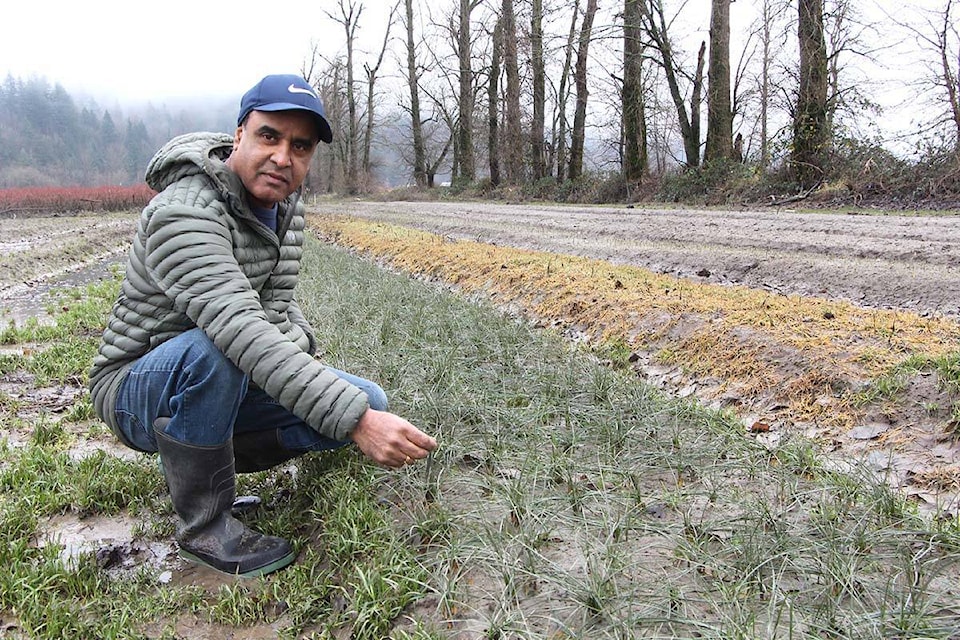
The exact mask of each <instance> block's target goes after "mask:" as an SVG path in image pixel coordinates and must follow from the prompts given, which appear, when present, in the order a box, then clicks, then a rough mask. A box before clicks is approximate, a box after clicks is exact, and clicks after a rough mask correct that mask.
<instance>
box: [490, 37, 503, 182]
mask: <svg viewBox="0 0 960 640" xmlns="http://www.w3.org/2000/svg"><path fill="white" fill-rule="evenodd" d="M502 43H503V29H502V28H501V27H500V21H499V20H498V21H497V24H496V26H495V27H494V29H493V38H492V43H491V45H492V46H491V52H490V76H489V79H488V81H487V156H488V158H489V162H490V184H491V185H492V186H494V187H496V186H498V185H499V184H500V128H499V121H500V119H499V116H498V114H499V112H500V100H499V95H500V88H499V82H500V51H501V48H502V46H503V45H502Z"/></svg>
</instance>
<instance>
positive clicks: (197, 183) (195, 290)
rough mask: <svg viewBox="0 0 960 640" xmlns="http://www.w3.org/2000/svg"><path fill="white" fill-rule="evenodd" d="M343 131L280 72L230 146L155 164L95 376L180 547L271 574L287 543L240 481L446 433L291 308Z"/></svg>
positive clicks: (257, 90) (259, 94)
mask: <svg viewBox="0 0 960 640" xmlns="http://www.w3.org/2000/svg"><path fill="white" fill-rule="evenodd" d="M332 139H333V136H332V132H331V129H330V125H329V123H328V122H327V119H326V117H325V115H324V110H323V105H322V104H321V101H320V99H319V98H318V97H317V95H316V92H315V91H314V89H313V88H312V87H311V86H310V85H309V84H308V83H307V82H306V81H305V80H304V79H303V78H301V77H299V76H295V75H271V76H267V77H265V78H263V79H262V80H261V81H260V82H259V83H257V84H256V85H255V86H254V87H253V88H252V89H250V90H249V91H248V92H247V93H246V94H245V95H244V96H243V98H242V100H241V102H240V113H239V117H238V119H237V129H236V131H235V132H234V134H233V136H232V137H231V136H228V135H224V134H212V133H194V134H187V135H183V136H179V137H177V138H174V139H173V140H171V141H170V142H168V143H167V144H166V145H165V146H164V147H163V148H162V149H160V151H159V152H157V154H156V156H154V158H153V159H152V161H151V162H150V166H149V167H148V169H147V176H146V179H147V183H148V184H149V185H150V186H151V187H152V188H153V189H154V190H156V191H157V192H158V195H157V196H156V197H154V198H153V200H152V201H151V202H150V204H148V205H147V206H146V207H145V208H144V210H143V212H142V213H141V215H140V221H139V225H138V228H137V233H136V236H135V237H134V240H133V245H132V247H131V249H130V255H129V260H128V263H127V269H126V276H125V278H124V280H123V284H122V289H121V292H120V295H119V297H118V299H117V301H116V303H115V304H114V307H113V309H112V311H111V313H110V316H109V319H108V321H107V326H106V329H105V330H104V333H103V339H102V341H101V344H100V348H99V352H98V354H97V356H96V358H95V360H94V363H93V368H92V369H91V372H90V391H91V396H92V399H93V402H94V406H95V407H96V410H97V413H98V414H99V416H100V417H101V418H102V419H103V421H104V422H106V424H107V425H109V426H110V428H111V430H112V431H113V432H114V433H115V434H116V436H117V437H118V438H119V439H120V440H121V441H122V442H123V443H124V444H125V445H126V446H128V447H131V448H133V449H136V450H139V451H145V452H159V454H160V459H161V461H162V463H163V472H164V475H165V477H166V480H167V486H168V487H169V490H170V497H171V499H172V502H173V506H174V510H175V511H176V513H177V516H178V517H179V525H178V527H177V541H178V543H179V546H180V554H181V556H183V557H184V558H186V559H188V560H192V561H194V562H199V563H202V564H205V565H208V566H210V567H213V568H214V569H217V570H219V571H222V572H226V573H231V574H239V575H241V576H257V575H263V574H266V573H269V572H271V571H275V570H277V569H280V568H282V567H285V566H287V565H288V564H290V563H291V562H293V560H294V551H293V549H292V548H291V546H290V544H289V543H288V542H287V541H286V540H284V539H282V538H278V537H274V536H266V535H262V534H260V533H258V532H256V531H253V530H252V529H250V528H248V527H246V526H245V525H244V524H243V523H241V522H240V521H239V520H237V519H235V518H234V517H233V516H232V515H231V506H232V504H233V501H234V498H235V493H236V489H235V486H236V483H235V474H236V473H238V472H249V471H259V470H263V469H267V468H270V467H272V466H275V465H277V464H280V463H282V462H284V461H286V460H289V459H291V458H293V457H295V456H298V455H301V454H303V453H306V452H309V451H317V450H324V449H334V448H337V447H341V446H343V445H345V444H348V443H350V442H353V443H355V444H356V445H357V446H358V447H359V448H360V450H361V451H362V452H363V453H364V454H365V455H366V456H367V457H369V458H371V459H372V460H374V461H375V462H377V463H379V464H382V465H386V466H389V467H400V466H402V465H405V464H409V463H411V462H413V461H415V460H420V459H423V458H424V457H426V456H427V454H428V453H429V452H430V451H432V450H433V449H434V448H436V446H437V443H436V441H435V440H434V439H433V438H432V437H430V436H428V435H427V434H425V433H423V432H422V431H420V430H419V429H417V428H416V427H414V426H413V425H412V424H410V423H409V422H408V421H406V420H404V419H403V418H401V417H399V416H396V415H394V414H392V413H388V412H387V411H386V409H387V400H386V396H385V394H384V392H383V390H382V389H381V388H380V387H379V386H377V385H376V384H375V383H373V382H371V381H369V380H364V379H362V378H359V377H357V376H353V375H351V374H348V373H346V372H343V371H338V370H336V369H333V368H331V367H326V366H324V365H323V364H321V363H320V362H318V361H317V360H315V359H314V358H313V353H314V351H315V349H316V338H315V336H314V332H313V329H312V328H311V327H310V325H309V323H308V322H307V320H306V318H304V315H303V313H302V312H301V311H300V308H299V307H298V306H297V302H296V300H295V298H294V287H295V286H296V284H297V276H298V272H299V267H300V257H301V254H302V253H303V234H304V212H303V206H302V205H301V204H300V202H299V200H298V190H299V188H300V185H301V183H302V182H303V179H304V177H305V176H306V174H307V170H308V168H309V166H310V161H311V158H312V157H313V154H314V151H315V150H316V148H317V145H318V143H319V141H321V140H322V141H323V142H326V143H329V142H330V141H331V140H332Z"/></svg>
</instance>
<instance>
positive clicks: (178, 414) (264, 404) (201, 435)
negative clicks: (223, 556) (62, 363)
mask: <svg viewBox="0 0 960 640" xmlns="http://www.w3.org/2000/svg"><path fill="white" fill-rule="evenodd" d="M328 370H329V371H331V372H332V373H335V374H337V375H338V376H340V377H341V378H343V379H344V380H346V381H347V382H350V383H351V384H353V385H354V386H356V387H359V388H360V389H361V390H362V391H364V392H365V393H366V394H367V397H368V398H369V400H370V407H371V408H373V409H377V410H379V411H385V410H386V409H387V395H386V394H385V393H384V391H383V389H381V388H380V386H379V385H377V384H376V383H374V382H371V381H369V380H365V379H363V378H360V377H357V376H354V375H351V374H349V373H346V372H343V371H340V370H338V369H334V368H332V367H328ZM116 418H117V422H118V424H119V427H120V431H121V432H122V434H123V435H124V437H125V438H126V439H127V442H128V443H129V444H130V445H132V446H133V447H134V448H136V449H140V450H142V451H147V452H153V451H156V450H157V441H156V436H155V435H154V433H153V423H154V421H155V420H156V419H157V418H169V419H170V421H169V423H168V424H167V426H166V428H165V433H166V434H167V435H169V436H170V437H171V438H173V439H175V440H177V441H179V442H183V443H186V444H191V445H198V446H217V445H222V444H225V443H226V442H227V441H229V440H231V439H232V438H233V434H234V433H243V432H247V431H263V430H269V429H280V441H281V443H282V444H283V446H284V447H285V448H287V449H289V450H290V451H293V452H299V453H306V452H307V451H320V450H324V449H335V448H338V447H342V446H344V445H346V444H348V443H347V442H340V441H338V440H333V439H331V438H327V437H326V436H323V435H320V434H319V433H318V432H317V431H315V430H314V429H313V428H312V427H310V425H308V424H307V423H306V422H304V421H303V420H301V419H300V418H298V417H297V416H295V415H293V414H292V413H291V412H290V411H288V410H287V409H285V408H283V407H282V406H280V404H279V403H278V402H277V401H276V400H274V399H273V398H271V397H270V396H269V395H267V393H266V392H264V391H262V390H261V389H259V388H258V387H256V386H254V385H252V384H250V380H249V378H248V377H247V376H246V374H244V373H243V372H242V371H240V369H238V368H237V367H236V365H234V364H233V363H232V362H230V360H229V359H228V358H227V357H226V356H225V355H223V353H222V352H221V351H220V350H219V349H217V347H216V346H215V345H214V344H213V342H212V341H211V340H210V338H208V337H207V335H206V334H205V333H203V331H202V330H201V329H192V330H190V331H187V332H185V333H182V334H180V335H179V336H177V337H176V338H172V339H171V340H168V341H167V342H164V343H163V344H162V345H160V346H159V347H157V348H156V349H154V350H152V351H150V352H149V353H147V354H146V355H145V356H143V357H142V358H140V359H139V360H138V361H137V362H136V363H135V364H134V365H133V367H132V369H131V370H130V372H129V373H128V374H127V377H126V379H125V380H124V381H123V384H122V385H121V386H120V391H119V393H118V394H117V403H116Z"/></svg>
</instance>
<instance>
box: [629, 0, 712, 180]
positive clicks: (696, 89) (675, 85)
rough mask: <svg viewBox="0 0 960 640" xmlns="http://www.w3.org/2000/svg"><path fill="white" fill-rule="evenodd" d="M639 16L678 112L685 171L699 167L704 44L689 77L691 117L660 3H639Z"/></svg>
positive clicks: (655, 0) (658, 0)
mask: <svg viewBox="0 0 960 640" xmlns="http://www.w3.org/2000/svg"><path fill="white" fill-rule="evenodd" d="M640 14H641V16H642V17H643V25H644V31H645V32H646V34H647V37H648V38H649V39H650V41H651V42H652V44H653V46H654V48H655V49H656V50H657V54H658V56H657V63H658V64H660V66H661V68H662V69H663V73H664V76H665V78H666V80H667V87H668V88H669V90H670V97H671V98H672V100H673V105H674V108H675V109H676V111H677V120H678V122H679V125H680V137H681V138H682V139H683V150H684V154H685V155H686V165H687V166H688V167H698V166H700V103H701V99H702V91H703V66H704V56H705V54H706V48H707V46H706V43H702V44H701V45H700V51H699V53H698V55H697V69H696V71H695V72H694V73H693V74H692V75H691V76H689V80H690V82H691V91H690V113H689V115H688V113H687V107H686V103H685V99H684V96H683V92H682V91H681V89H680V79H679V76H681V75H683V72H682V70H681V69H680V67H679V66H678V63H677V61H676V59H675V56H674V52H673V45H672V44H671V42H670V35H669V33H668V31H667V20H666V15H665V13H664V9H663V0H642V2H641V4H640Z"/></svg>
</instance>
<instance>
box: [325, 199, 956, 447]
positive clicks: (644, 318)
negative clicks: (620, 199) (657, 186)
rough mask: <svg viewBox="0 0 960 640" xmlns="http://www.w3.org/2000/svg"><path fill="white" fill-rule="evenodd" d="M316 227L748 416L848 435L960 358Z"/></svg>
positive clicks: (671, 290) (942, 342)
mask: <svg viewBox="0 0 960 640" xmlns="http://www.w3.org/2000/svg"><path fill="white" fill-rule="evenodd" d="M311 224H312V225H313V227H314V228H315V229H316V230H317V231H319V232H320V233H322V234H324V235H326V236H327V237H330V238H332V239H334V240H335V241H336V242H338V243H340V244H343V245H346V246H349V247H352V248H354V249H355V250H357V251H360V252H363V253H368V254H371V255H373V256H376V257H377V258H379V259H382V260H385V261H388V262H389V263H390V264H391V265H392V266H393V267H394V268H397V269H401V270H403V271H407V272H410V273H414V274H418V275H420V276H424V277H429V278H436V279H440V280H443V281H445V282H449V283H451V284H453V285H455V286H456V287H458V288H460V289H461V290H463V291H465V292H483V293H486V294H489V295H490V296H492V297H493V298H494V300H495V301H496V302H498V303H500V304H502V305H505V306H507V307H509V308H515V309H520V310H522V312H523V313H525V314H528V315H530V316H533V317H535V318H536V319H538V320H539V321H540V322H541V323H543V324H552V325H556V326H563V327H566V328H570V329H573V330H576V331H580V332H582V333H583V334H585V335H586V336H587V337H588V339H589V340H591V341H593V342H594V343H595V344H604V343H606V342H609V341H612V340H626V342H627V344H628V345H629V346H630V348H631V349H634V350H636V351H637V352H644V353H649V354H653V356H654V359H655V360H656V361H659V362H664V363H676V364H682V366H683V367H684V369H685V371H686V373H688V374H689V375H690V376H691V377H694V378H697V379H713V380H716V381H719V384H718V385H715V386H714V388H713V391H714V393H715V394H720V393H727V394H729V393H731V392H733V393H735V394H736V395H737V396H739V398H740V401H741V403H742V405H743V406H744V407H747V408H755V407H757V406H776V407H778V411H779V412H780V417H781V418H783V419H785V420H786V421H788V422H791V423H804V422H810V421H817V422H818V423H819V424H820V425H822V426H827V427H833V428H836V429H838V430H840V431H842V430H844V429H847V428H849V427H851V426H853V425H854V424H856V423H857V422H858V420H860V419H861V418H862V417H863V415H864V407H863V406H861V405H862V403H858V402H857V398H856V395H857V393H858V392H859V391H861V390H862V388H863V385H864V384H865V383H866V382H867V381H869V380H872V379H874V378H877V377H878V376H881V375H883V374H884V373H885V372H888V371H890V370H891V369H893V368H894V367H896V366H897V365H899V364H901V363H903V362H904V361H905V360H906V359H908V358H910V357H913V356H917V355H923V356H929V357H939V356H943V355H946V354H948V353H953V352H957V351H958V350H960V324H958V323H956V322H954V321H951V320H947V319H944V318H938V317H921V316H919V315H917V314H914V313H909V312H904V311H886V310H871V309H864V308H860V307H856V306H854V305H852V304H848V303H844V302H838V301H832V300H827V299H818V298H805V297H800V296H793V295H792V296H784V295H775V294H771V293H767V292H763V291H758V290H755V289H749V288H746V287H740V286H720V285H714V284H699V283H694V282H691V281H689V280H684V279H679V278H675V277H671V276H667V275H661V274H656V273H653V272H651V271H648V270H646V269H642V268H638V267H631V266H618V265H613V264H610V263H608V262H604V261H601V260H593V259H587V258H579V257H572V256H566V255H558V254H551V253H546V252H538V251H529V250H521V249H513V248H507V247H498V246H493V245H490V244H482V243H477V242H468V241H453V240H450V239H448V238H444V237H442V236H438V235H435V234H431V233H426V232H422V231H416V230H412V229H409V228H405V227H399V226H393V225H387V224H382V223H371V222H366V221H361V220H358V219H352V218H348V217H341V216H326V215H319V216H314V217H312V218H311Z"/></svg>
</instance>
